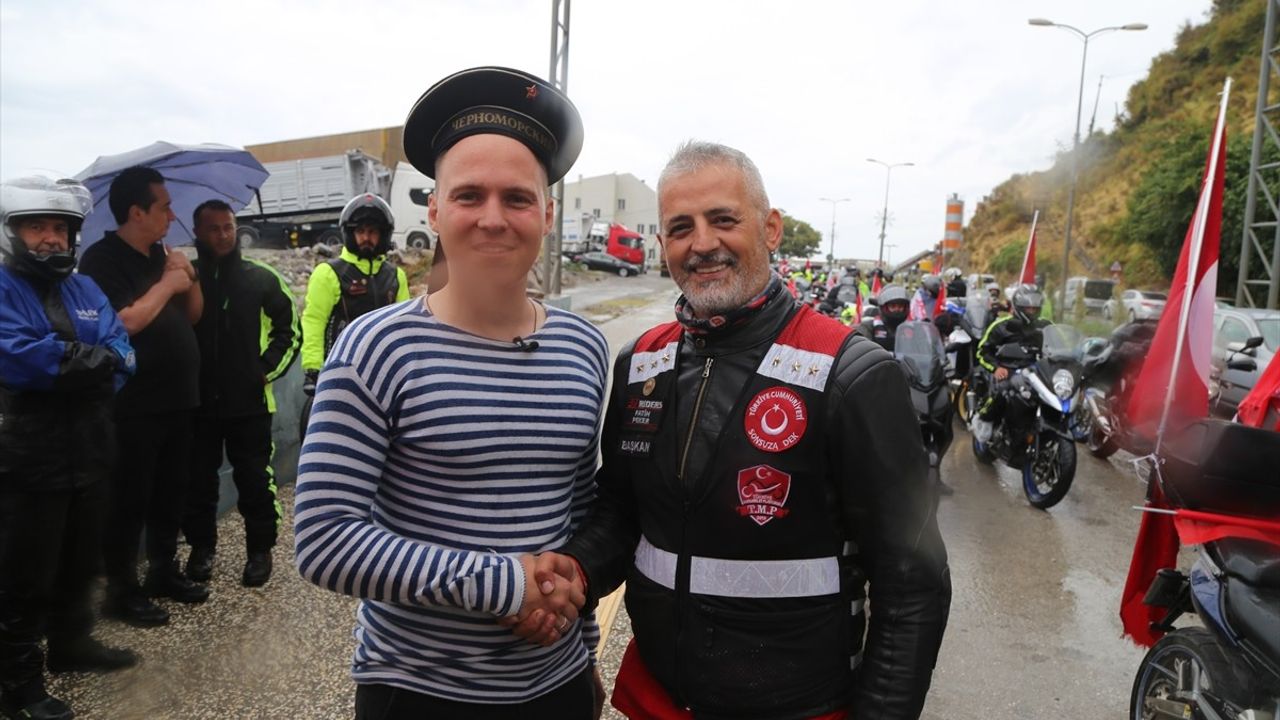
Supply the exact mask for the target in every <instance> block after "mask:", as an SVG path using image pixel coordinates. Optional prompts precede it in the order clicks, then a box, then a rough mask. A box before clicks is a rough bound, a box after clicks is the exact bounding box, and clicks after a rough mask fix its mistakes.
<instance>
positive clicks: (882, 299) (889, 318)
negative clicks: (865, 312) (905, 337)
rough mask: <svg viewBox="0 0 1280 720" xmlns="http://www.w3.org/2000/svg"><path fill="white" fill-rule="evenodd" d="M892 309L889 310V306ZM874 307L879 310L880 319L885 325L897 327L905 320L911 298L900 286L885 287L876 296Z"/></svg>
mask: <svg viewBox="0 0 1280 720" xmlns="http://www.w3.org/2000/svg"><path fill="white" fill-rule="evenodd" d="M890 304H892V305H893V307H892V308H890V307H889V305H890ZM876 305H877V306H878V307H879V308H880V317H881V318H882V319H883V320H884V322H885V324H886V325H889V326H890V327H897V326H898V325H900V324H902V323H903V322H905V321H906V319H907V314H908V313H909V312H910V309H911V298H910V297H908V296H907V291H906V289H905V288H903V287H902V286H901V285H885V286H884V287H883V288H881V289H880V294H878V295H876Z"/></svg>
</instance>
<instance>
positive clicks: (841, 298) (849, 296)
mask: <svg viewBox="0 0 1280 720" xmlns="http://www.w3.org/2000/svg"><path fill="white" fill-rule="evenodd" d="M857 272H858V271H857V269H856V268H855V269H854V270H853V271H852V272H850V271H847V270H846V271H845V273H844V274H843V275H841V276H840V282H838V283H836V284H835V285H833V286H832V287H831V290H829V291H828V292H827V297H826V298H825V299H823V301H822V303H821V304H820V305H819V306H818V310H819V311H821V312H823V313H825V314H827V315H835V314H838V313H839V312H840V311H841V310H842V309H844V306H845V304H846V303H857V302H858V296H859V295H860V294H861V291H860V290H859V289H858V275H857Z"/></svg>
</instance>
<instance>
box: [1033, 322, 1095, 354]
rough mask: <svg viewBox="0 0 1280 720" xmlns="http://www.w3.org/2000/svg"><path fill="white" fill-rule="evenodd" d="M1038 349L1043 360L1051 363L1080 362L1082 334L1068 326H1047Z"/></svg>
mask: <svg viewBox="0 0 1280 720" xmlns="http://www.w3.org/2000/svg"><path fill="white" fill-rule="evenodd" d="M1041 332H1042V334H1043V335H1044V340H1043V341H1042V343H1041V345H1040V348H1041V354H1042V355H1043V356H1044V359H1045V360H1048V361H1049V362H1052V363H1068V362H1080V353H1081V345H1082V344H1083V343H1084V334H1083V333H1081V332H1080V331H1079V330H1077V329H1076V328H1074V327H1072V326H1070V325H1049V326H1048V327H1046V328H1044V330H1043V331H1041Z"/></svg>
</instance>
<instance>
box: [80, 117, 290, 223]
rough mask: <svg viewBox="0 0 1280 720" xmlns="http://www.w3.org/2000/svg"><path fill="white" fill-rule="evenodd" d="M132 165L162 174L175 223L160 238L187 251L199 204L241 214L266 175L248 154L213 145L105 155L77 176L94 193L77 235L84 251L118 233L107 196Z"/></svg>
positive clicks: (159, 145)
mask: <svg viewBox="0 0 1280 720" xmlns="http://www.w3.org/2000/svg"><path fill="white" fill-rule="evenodd" d="M134 165H145V166H147V167H151V168H155V169H156V170H158V171H160V174H161V175H163V176H164V184H165V187H166V188H167V189H168V190H169V195H170V197H172V198H173V214H174V215H176V216H177V217H178V219H177V221H176V222H174V223H172V224H171V225H170V226H169V234H168V235H166V236H165V238H164V242H165V244H166V245H188V244H190V243H192V242H194V241H195V234H194V233H193V232H192V231H191V213H193V212H194V211H195V209H196V206H198V205H199V204H200V203H202V202H204V201H205V200H212V199H215V198H216V199H220V200H224V201H226V203H227V204H228V205H230V206H231V209H232V211H236V210H239V209H240V208H242V207H244V206H245V205H247V204H248V203H249V201H250V200H252V199H253V196H254V193H256V192H257V190H258V188H259V187H261V186H262V183H263V181H265V180H266V179H267V175H268V173H267V170H266V168H264V167H262V163H260V162H258V161H257V159H255V158H254V157H253V155H250V154H249V152H248V151H246V150H242V149H240V148H235V147H230V146H227V145H215V144H213V143H204V144H201V145H178V144H175V143H169V142H157V143H152V144H151V145H148V146H146V147H144V148H139V149H137V150H130V151H129V152H125V153H120V154H119V155H103V156H102V157H100V158H98V159H97V160H94V161H93V164H92V165H90V166H89V167H87V168H85V169H84V170H82V171H80V173H79V174H77V175H76V179H77V180H79V181H80V182H82V183H84V184H85V186H86V187H88V188H89V192H91V193H93V212H91V213H89V216H88V217H87V218H85V222H84V227H83V229H82V230H81V232H80V238H81V243H80V246H81V247H82V248H85V247H88V246H90V245H92V244H93V243H95V242H97V241H99V240H101V239H102V236H103V235H104V234H105V233H106V232H107V231H108V230H115V229H116V227H117V226H116V221H115V218H113V217H112V216H111V208H110V207H109V206H108V205H107V195H108V193H109V191H110V189H111V181H112V180H114V179H115V177H116V175H118V174H120V171H121V170H124V169H125V168H129V167H133V166H134Z"/></svg>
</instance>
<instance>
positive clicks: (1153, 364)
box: [1120, 78, 1231, 646]
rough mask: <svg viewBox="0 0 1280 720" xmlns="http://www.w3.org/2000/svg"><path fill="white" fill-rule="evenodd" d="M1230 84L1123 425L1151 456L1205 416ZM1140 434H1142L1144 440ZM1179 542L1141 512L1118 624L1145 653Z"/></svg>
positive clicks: (1167, 521) (1153, 516) (1155, 500)
mask: <svg viewBox="0 0 1280 720" xmlns="http://www.w3.org/2000/svg"><path fill="white" fill-rule="evenodd" d="M1230 94H1231V79H1230V78H1228V79H1227V82H1226V84H1225V85H1224V86H1223V89H1222V102H1221V104H1220V105H1219V107H1218V122H1217V125H1216V126H1215V127H1214V132H1213V138H1212V140H1211V142H1210V145H1209V156H1208V158H1207V160H1206V161H1205V171H1204V178H1203V180H1202V183H1201V188H1200V201H1199V202H1198V203H1197V204H1196V211H1195V214H1194V215H1193V216H1192V217H1191V225H1190V227H1188V228H1187V235H1186V238H1185V239H1184V240H1183V243H1182V254H1181V256H1180V257H1179V258H1178V269H1177V271H1176V272H1175V273H1174V276H1173V285H1172V286H1171V287H1170V289H1169V301H1168V305H1167V307H1169V308H1178V312H1176V313H1175V312H1166V313H1165V314H1164V315H1163V316H1161V318H1160V324H1159V325H1158V326H1157V327H1156V335H1155V338H1154V339H1153V340H1152V343H1151V350H1150V351H1149V352H1148V353H1147V357H1146V360H1145V361H1144V362H1143V365H1142V370H1141V371H1140V372H1139V374H1138V379H1137V381H1136V383H1135V385H1134V387H1133V395H1132V399H1131V400H1130V402H1129V408H1128V411H1129V412H1128V417H1129V420H1130V422H1131V423H1132V427H1133V428H1134V430H1135V431H1137V432H1139V433H1140V434H1145V435H1147V436H1148V437H1150V436H1151V435H1150V433H1151V429H1152V428H1154V431H1155V432H1154V434H1155V450H1156V452H1157V453H1158V452H1159V450H1160V442H1161V440H1162V438H1163V436H1164V432H1165V429H1166V428H1167V427H1169V426H1170V423H1173V424H1175V425H1181V424H1182V423H1185V422H1186V421H1188V420H1191V419H1194V418H1199V417H1204V416H1205V415H1207V414H1208V413H1209V354H1210V350H1211V349H1212V347H1213V305H1214V295H1215V293H1216V290H1217V284H1218V283H1217V278H1218V243H1219V235H1220V234H1221V229H1222V195H1223V185H1224V177H1225V175H1224V168H1225V166H1226V162H1225V149H1226V143H1227V127H1226V113H1227V98H1228V96H1229V95H1230ZM1144 430H1145V432H1144ZM1151 483H1152V486H1151V487H1150V488H1149V493H1148V497H1149V499H1148V501H1147V507H1150V508H1166V507H1167V504H1166V503H1165V500H1164V494H1163V492H1162V491H1161V488H1160V487H1159V482H1158V481H1157V479H1156V478H1155V477H1153V478H1152V479H1151ZM1177 556H1178V538H1177V534H1176V531H1175V530H1174V522H1173V516H1171V515H1167V514H1163V513H1152V512H1145V513H1143V514H1142V519H1141V521H1140V524H1139V527H1138V537H1137V540H1136V541H1135V543H1134V546H1133V557H1132V559H1131V560H1130V563H1129V576H1128V577H1127V578H1126V580H1125V584H1124V591H1123V592H1122V593H1121V595H1120V620H1121V622H1122V623H1123V625H1124V630H1125V633H1126V634H1128V635H1131V636H1132V637H1133V639H1134V640H1135V641H1137V642H1138V643H1141V644H1143V645H1147V646H1150V645H1153V644H1154V643H1155V641H1156V640H1157V639H1159V633H1156V632H1152V631H1151V629H1150V624H1151V623H1152V622H1155V621H1158V620H1160V618H1161V613H1162V611H1160V610H1159V609H1157V608H1151V607H1148V606H1146V605H1144V604H1143V603H1142V599H1143V597H1144V596H1145V595H1146V592H1147V588H1149V587H1150V586H1151V581H1152V580H1153V579H1154V578H1155V575H1156V572H1157V571H1158V570H1160V569H1161V568H1166V567H1171V566H1173V564H1174V563H1175V562H1176V561H1177Z"/></svg>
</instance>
